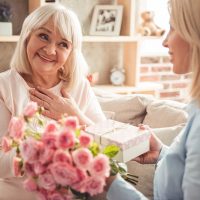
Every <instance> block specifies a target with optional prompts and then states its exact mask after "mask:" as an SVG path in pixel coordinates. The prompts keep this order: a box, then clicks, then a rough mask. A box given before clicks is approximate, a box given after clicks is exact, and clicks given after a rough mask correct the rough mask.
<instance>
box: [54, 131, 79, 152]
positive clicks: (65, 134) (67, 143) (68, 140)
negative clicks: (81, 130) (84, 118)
mask: <svg viewBox="0 0 200 200" xmlns="http://www.w3.org/2000/svg"><path fill="white" fill-rule="evenodd" d="M74 145H75V134H74V133H73V132H72V131H70V130H68V129H65V130H64V131H62V132H61V133H60V135H59V136H58V140H57V147H58V148H62V149H68V148H72V147H74Z"/></svg>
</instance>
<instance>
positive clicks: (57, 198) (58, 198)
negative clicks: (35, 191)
mask: <svg viewBox="0 0 200 200" xmlns="http://www.w3.org/2000/svg"><path fill="white" fill-rule="evenodd" d="M48 200H65V199H64V197H63V196H62V195H61V194H60V193H58V192H54V193H53V194H50V195H49V196H48Z"/></svg>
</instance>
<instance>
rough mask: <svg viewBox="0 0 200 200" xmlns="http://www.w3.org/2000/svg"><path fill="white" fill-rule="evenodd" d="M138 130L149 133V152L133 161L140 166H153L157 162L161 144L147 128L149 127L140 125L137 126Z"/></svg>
mask: <svg viewBox="0 0 200 200" xmlns="http://www.w3.org/2000/svg"><path fill="white" fill-rule="evenodd" d="M139 128H140V129H142V130H146V129H148V130H149V131H150V132H151V136H150V150H149V151H148V152H147V153H144V154H142V155H140V156H138V157H136V158H135V159H133V160H134V161H136V162H138V163H140V164H155V163H156V161H157V160H158V157H159V154H160V151H161V149H162V146H163V143H162V142H161V141H160V140H159V139H158V138H157V137H156V135H155V134H154V133H153V132H152V130H151V129H150V128H149V126H147V125H143V124H141V125H139Z"/></svg>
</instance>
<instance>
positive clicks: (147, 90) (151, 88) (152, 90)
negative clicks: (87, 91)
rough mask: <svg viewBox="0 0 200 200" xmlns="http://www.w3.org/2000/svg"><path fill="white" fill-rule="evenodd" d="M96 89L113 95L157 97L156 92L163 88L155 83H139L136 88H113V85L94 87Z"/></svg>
mask: <svg viewBox="0 0 200 200" xmlns="http://www.w3.org/2000/svg"><path fill="white" fill-rule="evenodd" d="M94 87H95V88H97V89H100V90H103V91H106V92H110V93H115V94H151V95H153V96H157V95H158V91H159V90H161V89H162V88H163V86H162V85H161V84H157V83H149V82H146V83H145V82H144V83H139V84H138V85H137V86H126V85H123V86H113V85H95V86H94Z"/></svg>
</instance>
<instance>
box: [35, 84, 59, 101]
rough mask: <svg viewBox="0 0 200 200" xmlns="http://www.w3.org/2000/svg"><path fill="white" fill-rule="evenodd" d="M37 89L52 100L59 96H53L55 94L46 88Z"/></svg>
mask: <svg viewBox="0 0 200 200" xmlns="http://www.w3.org/2000/svg"><path fill="white" fill-rule="evenodd" d="M36 89H37V90H38V91H39V92H40V93H42V94H44V95H46V96H48V97H49V98H51V99H55V98H57V95H55V94H53V92H51V91H49V90H47V89H45V88H42V87H37V88H36Z"/></svg>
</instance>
